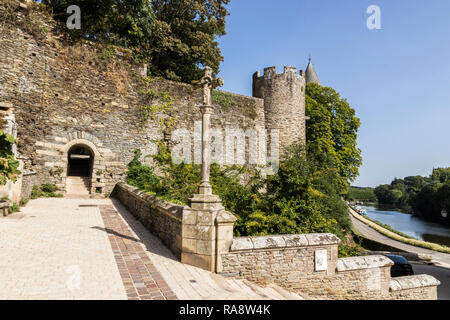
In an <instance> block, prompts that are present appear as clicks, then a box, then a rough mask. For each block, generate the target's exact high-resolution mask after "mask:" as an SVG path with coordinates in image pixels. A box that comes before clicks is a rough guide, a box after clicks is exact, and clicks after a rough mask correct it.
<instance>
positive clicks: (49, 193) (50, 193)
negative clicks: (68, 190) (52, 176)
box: [31, 183, 63, 199]
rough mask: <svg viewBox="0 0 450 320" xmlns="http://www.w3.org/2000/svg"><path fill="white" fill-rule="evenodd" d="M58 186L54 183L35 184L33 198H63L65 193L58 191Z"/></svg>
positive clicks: (32, 192) (32, 191)
mask: <svg viewBox="0 0 450 320" xmlns="http://www.w3.org/2000/svg"><path fill="white" fill-rule="evenodd" d="M57 190H58V187H57V186H55V185H54V184H50V183H45V184H43V185H42V186H40V187H39V186H38V185H34V186H33V189H32V190H31V199H37V198H62V197H63V195H62V194H60V193H56V191H57Z"/></svg>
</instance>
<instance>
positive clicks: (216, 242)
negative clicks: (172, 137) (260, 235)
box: [181, 67, 236, 272]
mask: <svg viewBox="0 0 450 320" xmlns="http://www.w3.org/2000/svg"><path fill="white" fill-rule="evenodd" d="M199 83H200V84H201V85H202V86H203V105H202V106H201V111H202V136H203V137H202V171H201V184H200V187H199V190H198V194H194V195H193V196H192V197H191V198H190V199H189V207H185V209H184V210H183V221H182V252H181V262H182V263H186V264H189V265H193V266H196V267H199V268H202V269H205V270H208V271H212V272H215V271H216V270H217V266H218V265H219V269H221V262H220V261H219V263H218V259H220V253H223V252H227V251H226V250H228V249H229V247H230V246H231V242H232V241H233V224H234V222H235V221H236V218H235V217H234V216H233V215H232V214H231V213H229V212H226V211H225V208H224V207H223V205H222V201H221V199H220V197H219V196H217V195H213V194H212V187H211V184H210V183H209V172H210V158H211V155H210V146H209V144H210V141H209V123H210V118H211V114H212V110H213V108H212V101H211V89H212V87H213V86H214V85H220V84H221V83H222V80H220V79H219V80H213V78H212V69H211V68H208V67H207V68H206V69H205V76H204V77H203V78H202V79H201V81H200V82H199ZM227 246H228V249H227Z"/></svg>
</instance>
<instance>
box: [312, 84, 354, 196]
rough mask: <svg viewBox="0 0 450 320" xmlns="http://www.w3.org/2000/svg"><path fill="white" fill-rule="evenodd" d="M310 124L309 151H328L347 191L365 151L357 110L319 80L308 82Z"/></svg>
mask: <svg viewBox="0 0 450 320" xmlns="http://www.w3.org/2000/svg"><path fill="white" fill-rule="evenodd" d="M306 114H307V115H308V116H309V117H310V121H308V125H307V126H306V140H307V146H308V152H312V153H313V154H316V155H318V156H319V157H320V156H322V154H327V157H328V158H329V159H331V160H332V167H334V168H336V169H337V171H338V178H337V179H338V180H339V181H340V186H341V192H342V193H346V191H347V189H348V184H349V182H353V181H354V180H355V179H356V177H357V176H358V174H359V167H360V166H361V164H362V157H361V150H360V149H358V147H357V141H356V140H357V134H358V129H359V126H360V121H359V119H358V118H357V117H356V116H355V110H354V109H352V108H351V107H350V105H349V104H348V102H347V101H346V100H345V99H342V98H341V97H340V95H339V94H338V93H337V92H336V91H335V90H334V89H332V88H328V87H322V86H320V85H318V84H315V83H309V84H307V85H306Z"/></svg>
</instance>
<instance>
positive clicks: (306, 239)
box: [222, 234, 340, 293]
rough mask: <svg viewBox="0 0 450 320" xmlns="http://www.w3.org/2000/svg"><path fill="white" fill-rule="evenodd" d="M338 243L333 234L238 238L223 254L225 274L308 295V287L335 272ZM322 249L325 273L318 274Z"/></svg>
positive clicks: (325, 279)
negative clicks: (324, 252)
mask: <svg viewBox="0 0 450 320" xmlns="http://www.w3.org/2000/svg"><path fill="white" fill-rule="evenodd" d="M339 243H340V240H339V238H338V237H336V236H335V235H333V234H307V235H291V236H268V237H248V238H236V239H234V241H233V244H232V245H231V248H230V252H229V253H226V254H223V255H222V268H223V270H222V272H223V273H230V274H239V275H240V277H242V278H246V279H248V280H250V281H254V282H256V283H258V284H262V285H267V284H270V283H275V284H277V285H279V286H281V287H283V288H285V289H287V290H291V291H296V292H301V293H307V292H306V291H307V290H306V291H305V289H306V287H307V286H309V285H310V284H311V285H313V286H315V285H317V286H321V284H323V283H326V282H327V281H328V278H329V277H330V276H332V275H333V274H334V273H335V269H336V264H337V261H338V245H339ZM320 250H324V251H326V257H327V268H326V270H324V271H316V257H315V253H316V251H320ZM313 291H315V290H313Z"/></svg>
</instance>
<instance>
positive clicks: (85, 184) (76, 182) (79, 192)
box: [66, 177, 91, 198]
mask: <svg viewBox="0 0 450 320" xmlns="http://www.w3.org/2000/svg"><path fill="white" fill-rule="evenodd" d="M90 187H91V178H89V177H67V178H66V197H68V198H89V196H90V192H89V190H90Z"/></svg>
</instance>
